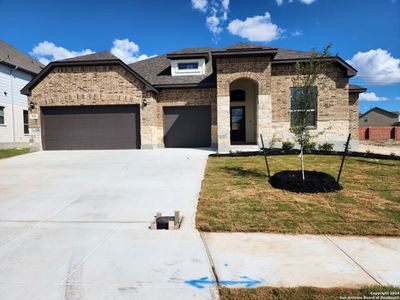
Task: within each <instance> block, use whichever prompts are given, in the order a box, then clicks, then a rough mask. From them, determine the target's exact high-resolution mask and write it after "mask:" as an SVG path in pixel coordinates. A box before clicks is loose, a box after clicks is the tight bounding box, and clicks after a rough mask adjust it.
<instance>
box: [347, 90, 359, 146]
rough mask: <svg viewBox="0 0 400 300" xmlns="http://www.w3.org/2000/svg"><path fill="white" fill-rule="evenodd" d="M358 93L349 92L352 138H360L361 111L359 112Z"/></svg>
mask: <svg viewBox="0 0 400 300" xmlns="http://www.w3.org/2000/svg"><path fill="white" fill-rule="evenodd" d="M358 97H359V94H358V93H350V94H349V120H350V127H349V130H350V133H351V138H352V140H354V139H358V136H359V134H358V127H359V122H358V119H359V112H358Z"/></svg>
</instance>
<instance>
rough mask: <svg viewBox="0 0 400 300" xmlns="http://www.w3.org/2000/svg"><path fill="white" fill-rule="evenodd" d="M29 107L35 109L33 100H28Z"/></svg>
mask: <svg viewBox="0 0 400 300" xmlns="http://www.w3.org/2000/svg"><path fill="white" fill-rule="evenodd" d="M29 107H30V108H31V109H35V103H34V102H33V101H31V102H29Z"/></svg>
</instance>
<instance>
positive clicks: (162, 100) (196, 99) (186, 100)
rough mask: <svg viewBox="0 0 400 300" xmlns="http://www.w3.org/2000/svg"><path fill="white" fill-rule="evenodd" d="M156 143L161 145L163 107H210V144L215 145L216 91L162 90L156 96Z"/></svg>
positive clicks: (200, 89)
mask: <svg viewBox="0 0 400 300" xmlns="http://www.w3.org/2000/svg"><path fill="white" fill-rule="evenodd" d="M157 100H158V109H157V116H158V117H157V119H158V123H157V128H158V129H157V131H158V141H159V143H161V144H163V136H164V128H163V122H164V121H163V107H164V106H199V105H211V143H212V144H213V145H214V146H216V145H217V89H216V88H187V89H164V90H161V91H160V94H158V95H157Z"/></svg>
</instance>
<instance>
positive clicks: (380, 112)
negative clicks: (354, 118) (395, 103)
mask: <svg viewBox="0 0 400 300" xmlns="http://www.w3.org/2000/svg"><path fill="white" fill-rule="evenodd" d="M399 121H400V114H399V113H398V112H393V111H387V110H384V109H382V108H379V107H374V108H371V109H370V110H369V111H367V112H365V113H363V114H361V115H360V127H389V126H392V125H393V124H394V123H396V122H399Z"/></svg>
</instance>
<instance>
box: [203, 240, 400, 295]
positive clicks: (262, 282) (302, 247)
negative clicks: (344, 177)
mask: <svg viewBox="0 0 400 300" xmlns="http://www.w3.org/2000/svg"><path fill="white" fill-rule="evenodd" d="M202 235H203V238H204V240H205V241H206V243H207V247H208V250H209V253H210V255H211V257H212V261H213V264H214V266H215V270H216V273H217V275H218V278H219V280H220V281H224V280H225V279H227V278H229V279H234V280H241V279H243V278H247V279H251V280H252V282H254V285H252V286H254V287H257V286H272V287H295V286H314V287H323V288H328V287H361V286H365V285H394V286H400V238H384V237H339V236H324V235H284V234H269V233H202Z"/></svg>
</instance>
